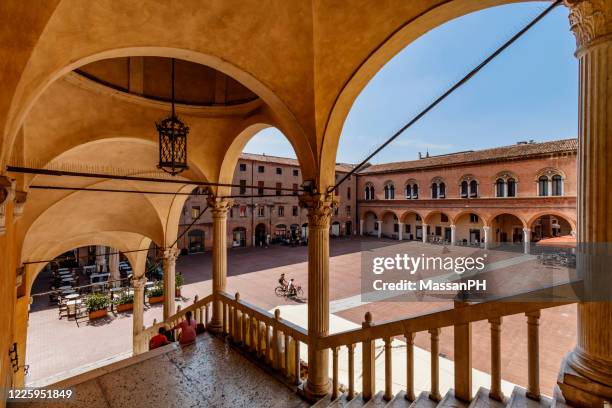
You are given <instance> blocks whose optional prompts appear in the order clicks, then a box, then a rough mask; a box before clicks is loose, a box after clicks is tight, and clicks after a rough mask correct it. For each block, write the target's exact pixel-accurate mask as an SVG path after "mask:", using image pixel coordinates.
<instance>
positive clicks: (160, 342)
mask: <svg viewBox="0 0 612 408" xmlns="http://www.w3.org/2000/svg"><path fill="white" fill-rule="evenodd" d="M166 344H170V342H169V341H168V339H167V338H166V328H165V327H164V326H162V327H160V328H159V329H158V330H157V334H156V335H155V336H153V337H151V340H149V350H153V349H156V348H158V347H161V346H165V345H166Z"/></svg>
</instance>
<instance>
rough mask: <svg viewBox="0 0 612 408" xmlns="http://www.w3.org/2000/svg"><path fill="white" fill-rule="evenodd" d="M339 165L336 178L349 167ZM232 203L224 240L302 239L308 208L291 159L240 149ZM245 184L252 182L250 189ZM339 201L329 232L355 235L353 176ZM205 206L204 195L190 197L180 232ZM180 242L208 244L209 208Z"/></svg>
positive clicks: (194, 246) (195, 248)
mask: <svg viewBox="0 0 612 408" xmlns="http://www.w3.org/2000/svg"><path fill="white" fill-rule="evenodd" d="M351 168H352V167H351V166H350V165H346V164H338V165H337V166H336V178H337V179H338V178H340V177H342V175H344V174H346V173H347V172H348V171H350V170H351ZM233 184H235V185H237V186H240V187H234V188H232V196H233V197H234V198H233V206H232V207H231V209H230V212H229V214H228V225H227V233H228V245H229V246H231V247H245V246H260V245H266V244H267V243H269V242H272V243H273V242H278V241H281V240H283V239H286V238H287V237H288V236H289V235H291V236H292V237H294V238H295V237H297V238H305V237H306V236H307V234H308V217H307V213H306V210H304V209H302V208H300V207H299V205H298V197H297V194H298V190H299V189H300V188H301V185H302V173H301V170H300V167H299V164H298V161H297V160H295V159H290V158H285V157H275V156H267V155H259V154H249V153H244V154H242V155H241V157H240V159H239V161H238V164H237V166H236V169H235V170H234V178H233ZM249 186H253V187H252V188H251V187H249ZM336 196H337V198H338V199H339V202H340V204H339V206H338V208H337V209H336V210H335V212H334V214H333V216H332V225H331V230H330V234H331V235H332V236H343V235H353V234H356V233H357V231H356V229H355V228H356V224H357V222H356V220H357V216H356V214H357V213H356V208H355V207H356V205H355V203H356V177H351V178H350V179H349V180H347V181H346V182H345V183H343V184H342V185H341V186H340V187H339V188H338V191H337V192H336ZM205 208H206V197H205V196H201V197H200V196H191V197H190V198H189V199H188V200H187V202H186V203H185V207H184V208H183V214H182V215H181V222H180V233H182V231H184V230H185V228H186V227H187V226H188V225H189V224H191V223H192V222H193V220H194V219H196V218H197V217H198V216H199V215H200V211H204V210H205ZM179 247H180V248H181V249H186V250H187V251H189V252H201V251H203V250H205V249H209V248H211V247H212V218H211V214H210V213H209V212H208V211H207V212H206V213H204V214H203V215H202V216H201V217H200V219H199V220H198V221H197V222H196V223H195V224H194V226H193V227H192V228H191V229H190V230H189V232H188V233H187V234H185V235H184V236H183V237H182V238H181V239H180V240H179Z"/></svg>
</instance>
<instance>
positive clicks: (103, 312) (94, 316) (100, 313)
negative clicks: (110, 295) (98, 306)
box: [89, 309, 108, 320]
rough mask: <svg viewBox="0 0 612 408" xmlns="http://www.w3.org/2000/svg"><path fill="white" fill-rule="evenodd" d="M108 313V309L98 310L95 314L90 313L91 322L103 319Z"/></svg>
mask: <svg viewBox="0 0 612 408" xmlns="http://www.w3.org/2000/svg"><path fill="white" fill-rule="evenodd" d="M107 313H108V311H107V310H106V309H102V310H96V311H94V312H89V320H95V319H99V318H101V317H104V316H106V314H107Z"/></svg>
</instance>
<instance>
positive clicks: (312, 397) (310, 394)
mask: <svg viewBox="0 0 612 408" xmlns="http://www.w3.org/2000/svg"><path fill="white" fill-rule="evenodd" d="M329 390H331V381H330V382H328V383H327V386H326V387H319V386H317V387H316V389H315V390H314V391H313V390H311V389H310V387H309V383H308V380H306V382H305V383H304V385H303V387H302V396H303V397H304V398H305V399H306V401H309V402H310V403H315V402H317V401H318V400H320V399H321V398H323V397H325V396H326V395H327V394H329Z"/></svg>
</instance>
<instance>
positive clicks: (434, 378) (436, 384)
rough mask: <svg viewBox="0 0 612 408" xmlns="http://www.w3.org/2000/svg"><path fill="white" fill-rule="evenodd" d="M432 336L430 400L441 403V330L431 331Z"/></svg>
mask: <svg viewBox="0 0 612 408" xmlns="http://www.w3.org/2000/svg"><path fill="white" fill-rule="evenodd" d="M429 334H430V336H431V391H430V392H429V398H430V399H431V400H433V401H440V399H441V396H440V357H439V354H440V339H439V337H440V329H429Z"/></svg>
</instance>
